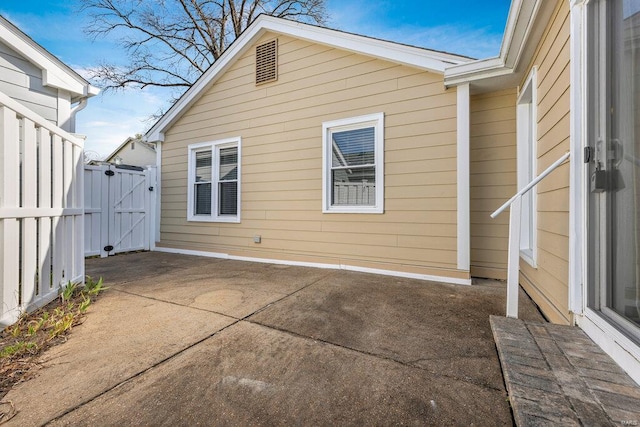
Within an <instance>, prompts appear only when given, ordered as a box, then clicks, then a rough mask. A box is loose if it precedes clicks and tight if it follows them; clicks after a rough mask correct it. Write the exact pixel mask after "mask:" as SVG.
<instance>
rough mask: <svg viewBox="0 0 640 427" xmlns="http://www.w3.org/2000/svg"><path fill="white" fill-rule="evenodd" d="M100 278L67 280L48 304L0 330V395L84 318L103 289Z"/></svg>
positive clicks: (29, 373) (28, 375) (23, 377)
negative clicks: (81, 280) (80, 281)
mask: <svg viewBox="0 0 640 427" xmlns="http://www.w3.org/2000/svg"><path fill="white" fill-rule="evenodd" d="M106 289H107V288H106V287H105V286H104V283H103V282H102V278H100V280H98V281H94V280H93V279H91V277H89V276H87V278H86V281H85V285H84V286H83V287H81V286H78V285H77V284H72V283H69V284H68V285H67V286H65V287H64V288H63V289H62V292H61V293H60V297H59V298H58V299H56V300H55V301H53V302H51V303H50V304H48V305H46V306H44V307H42V308H40V309H38V310H36V311H34V312H33V313H30V314H24V315H23V316H21V317H20V318H19V319H18V321H17V322H16V323H14V324H13V325H11V326H8V327H7V328H5V329H4V330H3V331H2V332H0V399H2V397H4V395H5V394H7V392H8V391H9V390H10V389H11V388H12V387H13V386H14V385H15V384H17V383H20V382H22V381H25V380H27V379H29V378H31V376H32V375H33V374H34V372H35V370H36V369H37V367H38V366H39V365H38V358H39V357H40V355H42V353H43V352H44V351H45V350H47V349H48V348H50V347H52V346H54V345H58V344H60V343H63V342H65V341H66V340H67V336H68V334H69V333H70V332H71V330H72V328H73V327H74V326H76V325H79V324H80V323H82V322H83V321H84V318H85V315H86V312H87V310H88V308H89V306H90V305H91V304H92V303H93V302H94V301H95V300H96V299H97V298H98V296H99V294H100V293H101V292H103V291H104V290H106Z"/></svg>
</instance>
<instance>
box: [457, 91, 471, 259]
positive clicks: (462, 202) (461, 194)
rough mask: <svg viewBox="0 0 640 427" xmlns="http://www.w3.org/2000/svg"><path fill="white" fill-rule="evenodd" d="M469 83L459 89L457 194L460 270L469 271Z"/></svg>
mask: <svg viewBox="0 0 640 427" xmlns="http://www.w3.org/2000/svg"><path fill="white" fill-rule="evenodd" d="M469 97H470V92H469V83H465V84H461V85H459V86H458V87H457V125H456V126H457V144H456V145H457V192H458V215H457V227H458V230H457V231H458V246H457V253H458V270H464V271H469V270H470V265H471V235H470V233H471V231H470V216H471V214H470V191H469V186H470V182H469V179H470V177H469V166H470V165H469V162H470V154H469V150H470V148H469V144H470V126H471V120H470V109H469V108H470V98H469Z"/></svg>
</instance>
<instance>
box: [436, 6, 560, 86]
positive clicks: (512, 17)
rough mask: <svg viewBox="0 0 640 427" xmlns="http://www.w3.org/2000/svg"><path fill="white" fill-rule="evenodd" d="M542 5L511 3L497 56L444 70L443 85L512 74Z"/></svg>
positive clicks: (455, 84) (454, 84) (453, 84)
mask: <svg viewBox="0 0 640 427" xmlns="http://www.w3.org/2000/svg"><path fill="white" fill-rule="evenodd" d="M550 3H551V2H547V3H546V6H547V7H550V6H549V4H550ZM542 5H543V1H542V0H513V1H512V3H511V7H510V8H509V16H508V17H507V25H506V28H505V32H504V36H503V38H502V45H501V46H500V55H499V56H497V57H495V58H489V59H482V60H478V61H473V62H470V63H468V64H461V65H453V66H451V67H447V69H446V70H445V73H444V76H445V79H444V83H445V86H447V87H450V86H457V85H459V84H463V83H472V82H474V81H480V80H485V79H489V78H495V77H500V76H504V75H508V74H512V73H514V72H515V69H516V68H517V66H518V64H519V62H520V59H521V56H522V53H523V52H524V50H525V46H526V43H527V40H528V38H529V36H530V35H531V31H532V28H533V24H534V21H535V19H536V16H537V15H538V12H539V11H540V8H541V6H542ZM551 6H553V5H551Z"/></svg>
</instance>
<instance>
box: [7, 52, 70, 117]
mask: <svg viewBox="0 0 640 427" xmlns="http://www.w3.org/2000/svg"><path fill="white" fill-rule="evenodd" d="M0 92H3V93H5V94H6V95H7V96H10V97H11V98H13V99H15V100H16V101H18V102H20V103H21V104H23V105H24V106H26V107H28V108H29V109H30V110H32V111H34V112H36V113H38V114H39V115H41V116H42V117H44V118H45V119H47V120H49V121H51V122H53V123H56V124H57V121H58V91H57V90H56V89H52V88H49V87H45V86H44V85H43V83H42V70H40V69H39V68H37V67H36V66H35V65H33V64H31V63H30V62H29V61H26V60H25V59H24V58H23V57H22V56H20V54H18V53H17V52H15V51H14V50H13V49H11V48H10V47H8V46H7V45H5V44H3V43H0Z"/></svg>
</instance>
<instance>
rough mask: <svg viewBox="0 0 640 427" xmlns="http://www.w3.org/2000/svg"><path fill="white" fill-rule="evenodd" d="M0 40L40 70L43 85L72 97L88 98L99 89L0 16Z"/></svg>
mask: <svg viewBox="0 0 640 427" xmlns="http://www.w3.org/2000/svg"><path fill="white" fill-rule="evenodd" d="M0 41H2V42H4V43H6V44H7V45H8V46H10V47H11V48H12V49H14V50H15V51H17V52H18V53H20V54H21V55H23V56H24V57H25V58H26V59H27V60H29V61H30V62H31V63H33V64H34V65H36V66H37V67H38V68H40V69H41V70H42V83H43V84H44V85H45V86H50V87H54V88H56V89H62V90H65V91H68V92H70V93H71V95H72V99H76V100H77V99H81V98H89V97H91V96H94V95H97V94H98V93H99V92H100V90H99V89H98V88H96V87H94V86H92V85H91V84H90V83H89V82H88V81H87V80H86V79H84V78H83V77H82V76H80V75H79V74H78V73H77V72H75V71H74V70H73V69H71V68H70V67H69V66H68V65H66V64H65V63H63V62H62V61H60V60H59V59H58V58H56V57H55V56H54V55H53V54H51V53H50V52H49V51H47V50H46V49H45V48H43V47H42V46H40V45H39V44H38V43H36V42H35V41H34V40H33V39H31V38H30V37H29V36H28V35H27V34H25V33H24V32H22V31H21V30H20V29H19V28H18V27H16V26H15V25H13V24H12V23H11V22H10V21H8V20H7V19H5V18H4V17H2V16H0Z"/></svg>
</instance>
